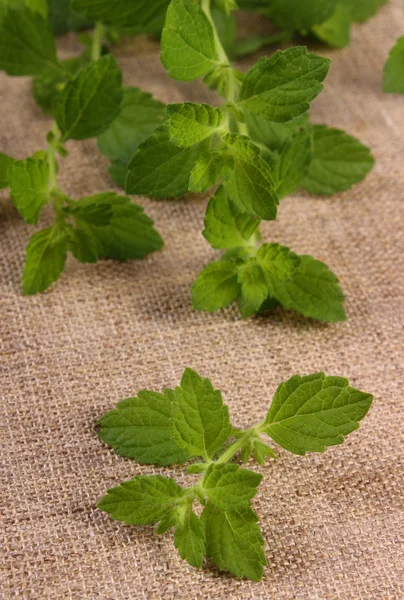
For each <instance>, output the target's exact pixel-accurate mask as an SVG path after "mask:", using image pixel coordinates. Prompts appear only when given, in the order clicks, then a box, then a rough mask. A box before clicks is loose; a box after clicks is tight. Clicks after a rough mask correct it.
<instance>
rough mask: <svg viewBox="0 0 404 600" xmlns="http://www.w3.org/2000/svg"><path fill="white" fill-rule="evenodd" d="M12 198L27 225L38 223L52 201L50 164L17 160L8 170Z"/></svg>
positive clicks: (32, 160) (31, 160) (36, 160)
mask: <svg viewBox="0 0 404 600" xmlns="http://www.w3.org/2000/svg"><path fill="white" fill-rule="evenodd" d="M8 176H9V180H10V190H11V197H12V199H13V202H14V205H15V206H16V208H17V209H18V212H19V213H20V215H21V216H22V217H23V219H24V220H25V221H26V222H27V223H36V222H37V221H38V218H39V214H40V212H41V210H42V208H43V207H44V206H45V204H47V203H48V202H49V200H50V196H49V189H48V179H49V167H48V163H47V162H46V161H45V160H42V159H39V158H38V159H34V158H26V159H25V160H15V161H14V162H13V164H12V165H11V167H10V168H9V170H8Z"/></svg>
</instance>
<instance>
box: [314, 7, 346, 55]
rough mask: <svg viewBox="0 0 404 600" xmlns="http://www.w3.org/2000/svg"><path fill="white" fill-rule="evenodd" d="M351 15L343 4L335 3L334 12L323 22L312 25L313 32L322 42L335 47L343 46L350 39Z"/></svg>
mask: <svg viewBox="0 0 404 600" xmlns="http://www.w3.org/2000/svg"><path fill="white" fill-rule="evenodd" d="M351 23H352V19H351V15H350V14H349V12H348V11H347V10H346V8H345V7H344V6H343V5H339V4H338V5H337V7H336V9H335V11H334V13H333V14H332V15H331V16H330V17H329V18H328V19H327V20H326V21H324V22H323V23H321V24H319V25H314V27H313V29H312V31H313V33H314V34H315V35H316V36H317V37H318V38H319V39H320V40H321V41H323V42H325V43H326V44H329V45H330V46H334V47H335V48H344V47H345V46H348V45H349V43H350V41H351Z"/></svg>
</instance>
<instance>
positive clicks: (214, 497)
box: [203, 464, 262, 510]
mask: <svg viewBox="0 0 404 600" xmlns="http://www.w3.org/2000/svg"><path fill="white" fill-rule="evenodd" d="M261 479H262V475H260V474H259V473H255V472H254V471H250V469H243V468H242V467H239V466H238V465H234V464H223V465H215V464H213V465H210V467H209V468H208V470H207V472H206V475H205V477H204V479H203V489H204V490H205V492H206V494H207V496H208V498H209V499H210V500H211V501H212V502H213V504H215V505H216V506H217V507H218V508H221V509H222V510H232V509H234V508H239V507H242V506H248V505H249V501H250V500H251V498H253V497H254V496H255V494H256V493H257V487H258V486H259V484H260V483H261Z"/></svg>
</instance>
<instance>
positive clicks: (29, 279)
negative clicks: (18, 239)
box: [22, 227, 68, 296]
mask: <svg viewBox="0 0 404 600" xmlns="http://www.w3.org/2000/svg"><path fill="white" fill-rule="evenodd" d="M67 247H68V238H67V234H66V232H64V231H58V230H57V228H56V227H49V228H48V229H41V231H38V233H35V234H34V235H33V236H32V237H31V239H30V241H29V244H28V246H27V252H26V258H25V267H24V274H23V276H22V283H23V290H24V294H25V295H26V296H30V295H32V294H36V293H37V292H43V291H44V290H46V289H47V288H48V287H49V286H50V285H51V284H52V283H53V282H54V281H56V280H57V279H59V276H60V274H61V273H62V271H63V269H64V266H65V262H66V256H67Z"/></svg>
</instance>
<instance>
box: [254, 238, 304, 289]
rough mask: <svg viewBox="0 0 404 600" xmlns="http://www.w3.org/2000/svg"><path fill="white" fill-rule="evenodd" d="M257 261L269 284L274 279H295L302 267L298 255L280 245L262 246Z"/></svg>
mask: <svg viewBox="0 0 404 600" xmlns="http://www.w3.org/2000/svg"><path fill="white" fill-rule="evenodd" d="M257 261H258V264H259V265H260V266H261V268H262V270H263V272H264V274H265V276H266V279H267V281H268V282H269V284H271V283H272V281H273V279H274V278H276V279H277V280H279V281H285V280H291V279H293V278H294V277H295V276H296V275H297V273H298V269H299V266H300V258H299V257H298V256H297V254H295V253H294V252H292V251H291V250H289V248H286V246H280V245H279V244H262V246H261V247H260V249H259V250H258V252H257Z"/></svg>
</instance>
